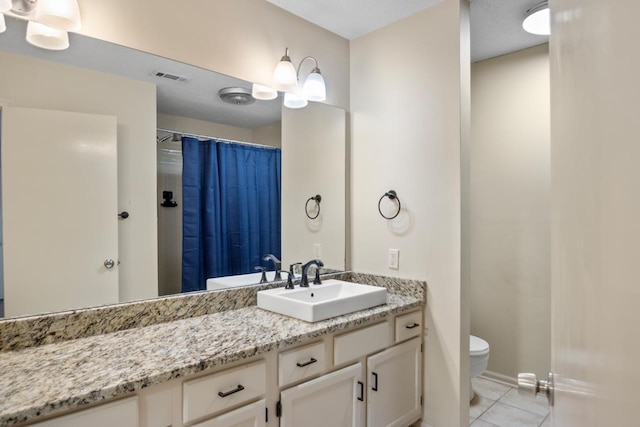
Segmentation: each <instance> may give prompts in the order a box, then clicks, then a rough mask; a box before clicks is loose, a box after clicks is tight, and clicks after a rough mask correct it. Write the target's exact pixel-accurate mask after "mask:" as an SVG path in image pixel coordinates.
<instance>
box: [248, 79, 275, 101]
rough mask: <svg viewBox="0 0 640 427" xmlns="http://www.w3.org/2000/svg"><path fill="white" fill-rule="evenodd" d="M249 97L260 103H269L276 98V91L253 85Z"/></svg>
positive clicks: (267, 87)
mask: <svg viewBox="0 0 640 427" xmlns="http://www.w3.org/2000/svg"><path fill="white" fill-rule="evenodd" d="M251 96H253V97H254V98H255V99H260V100H262V101H270V100H272V99H276V98H277V97H278V91H277V90H275V89H273V88H270V87H269V86H263V85H259V84H257V83H254V84H253V87H252V89H251Z"/></svg>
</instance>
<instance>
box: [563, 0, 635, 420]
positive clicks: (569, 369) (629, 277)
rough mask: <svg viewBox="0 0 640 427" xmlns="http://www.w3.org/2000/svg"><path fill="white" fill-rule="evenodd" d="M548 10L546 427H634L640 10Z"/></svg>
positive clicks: (578, 2) (619, 0) (569, 1)
mask: <svg viewBox="0 0 640 427" xmlns="http://www.w3.org/2000/svg"><path fill="white" fill-rule="evenodd" d="M550 4H551V8H552V11H553V13H552V15H553V17H554V19H553V27H552V28H553V29H552V31H553V34H552V36H551V37H552V38H551V44H550V55H551V177H552V179H551V181H552V211H551V212H552V240H551V241H552V247H551V257H552V264H551V268H552V270H551V271H552V316H551V318H552V363H551V365H552V371H553V372H554V383H555V384H554V386H555V393H554V400H555V402H554V406H553V407H552V411H551V417H552V425H554V426H561V427H565V426H567V427H570V426H581V427H588V426H616V427H621V426H637V425H639V423H640V420H639V418H638V411H637V408H638V402H640V388H639V387H638V384H640V364H639V360H640V358H639V357H638V356H639V355H640V334H639V333H638V327H639V325H640V138H639V136H640V109H639V108H638V105H639V104H638V103H639V102H640V82H639V79H640V48H639V47H638V41H639V40H640V25H638V23H637V18H638V16H640V1H638V0H610V1H603V0H551V1H550Z"/></svg>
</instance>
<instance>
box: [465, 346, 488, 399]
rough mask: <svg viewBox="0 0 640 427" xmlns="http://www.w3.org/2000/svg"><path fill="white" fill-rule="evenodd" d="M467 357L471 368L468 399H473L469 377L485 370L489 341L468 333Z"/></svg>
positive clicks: (473, 376)
mask: <svg viewBox="0 0 640 427" xmlns="http://www.w3.org/2000/svg"><path fill="white" fill-rule="evenodd" d="M469 359H470V361H471V368H470V369H469V376H470V378H469V400H470V401H471V400H473V398H474V397H475V395H476V394H475V392H474V391H473V387H472V386H471V378H475V377H477V376H478V375H480V374H481V373H483V372H484V371H486V370H487V366H488V365H489V343H488V342H486V341H485V340H483V339H482V338H478V337H475V336H473V335H469Z"/></svg>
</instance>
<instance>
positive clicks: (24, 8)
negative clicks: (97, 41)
mask: <svg viewBox="0 0 640 427" xmlns="http://www.w3.org/2000/svg"><path fill="white" fill-rule="evenodd" d="M7 11H10V12H11V13H12V14H13V15H15V16H17V17H22V18H23V19H27V20H28V21H29V24H28V25H27V41H28V42H29V43H31V44H32V45H34V46H37V47H41V48H43V49H50V50H63V49H66V48H68V47H69V34H68V33H67V32H68V31H78V30H80V28H81V27H82V24H81V20H80V8H79V7H78V1H77V0H28V1H25V0H0V12H7ZM2 18H3V19H2V21H4V16H2ZM0 24H3V22H0ZM1 29H2V25H0V30H1ZM0 32H2V31H0Z"/></svg>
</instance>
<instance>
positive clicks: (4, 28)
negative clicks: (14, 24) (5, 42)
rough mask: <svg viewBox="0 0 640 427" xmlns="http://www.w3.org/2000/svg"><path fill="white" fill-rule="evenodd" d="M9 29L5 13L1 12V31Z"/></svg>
mask: <svg viewBox="0 0 640 427" xmlns="http://www.w3.org/2000/svg"><path fill="white" fill-rule="evenodd" d="M5 31H7V24H6V23H5V22H4V15H3V14H2V13H0V33H4V32H5Z"/></svg>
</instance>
